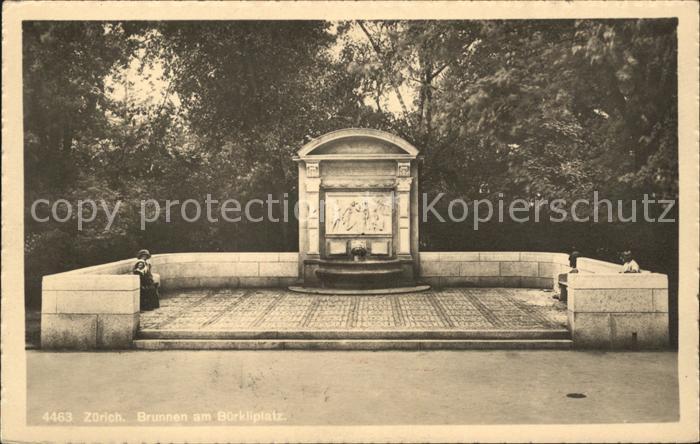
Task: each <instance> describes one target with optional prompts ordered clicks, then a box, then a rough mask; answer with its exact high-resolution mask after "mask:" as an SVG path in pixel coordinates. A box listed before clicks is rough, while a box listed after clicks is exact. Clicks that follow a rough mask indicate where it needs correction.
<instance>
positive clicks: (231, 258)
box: [41, 253, 298, 350]
mask: <svg viewBox="0 0 700 444" xmlns="http://www.w3.org/2000/svg"><path fill="white" fill-rule="evenodd" d="M134 262H135V259H125V260H122V261H118V262H111V263H108V264H102V265H96V266H93V267H86V268H80V269H77V270H71V271H68V272H65V273H59V274H54V275H49V276H44V278H43V280H42V306H41V346H42V348H47V349H54V348H64V349H78V350H86V349H95V348H105V349H119V348H129V347H131V344H132V341H133V339H134V336H135V334H136V332H137V330H138V326H139V290H140V288H139V278H138V276H135V275H132V274H131V271H132V267H133V265H134ZM151 263H152V266H153V272H154V274H158V275H160V285H161V288H162V289H165V290H169V289H180V288H212V287H286V286H288V285H291V284H294V283H295V282H296V281H297V275H298V254H297V253H173V254H159V255H154V256H153V257H152V258H151Z"/></svg>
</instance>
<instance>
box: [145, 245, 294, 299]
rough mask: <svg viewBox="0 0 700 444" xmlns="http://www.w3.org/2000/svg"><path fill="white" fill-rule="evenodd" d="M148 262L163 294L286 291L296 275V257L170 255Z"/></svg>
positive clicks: (275, 254)
mask: <svg viewBox="0 0 700 444" xmlns="http://www.w3.org/2000/svg"><path fill="white" fill-rule="evenodd" d="M151 262H152V264H153V271H154V272H155V273H158V274H160V279H161V287H162V288H163V289H164V290H171V289H181V288H202V287H205V288H219V287H225V288H236V287H287V286H289V285H293V284H294V283H296V281H297V280H298V275H299V265H298V264H299V254H297V253H172V254H159V255H154V256H153V258H152V259H151Z"/></svg>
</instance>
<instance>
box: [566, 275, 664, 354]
mask: <svg viewBox="0 0 700 444" xmlns="http://www.w3.org/2000/svg"><path fill="white" fill-rule="evenodd" d="M577 265H578V264H577ZM568 287H569V288H568V298H567V299H568V300H567V314H568V319H569V329H570V330H571V336H572V339H573V341H574V345H575V346H576V347H577V348H596V349H606V348H607V349H654V348H664V347H667V346H668V343H669V338H668V278H667V276H666V275H664V274H657V273H642V274H620V273H616V274H610V273H599V274H595V273H579V274H570V275H569V276H568Z"/></svg>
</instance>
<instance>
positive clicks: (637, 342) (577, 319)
mask: <svg viewBox="0 0 700 444" xmlns="http://www.w3.org/2000/svg"><path fill="white" fill-rule="evenodd" d="M576 268H577V269H578V273H572V274H569V276H568V284H567V285H568V300H567V314H568V320H569V330H570V331H571V336H572V339H573V342H574V347H576V348H595V349H654V348H664V347H667V346H668V343H669V337H668V278H667V276H666V275H664V274H657V273H650V272H648V271H643V272H642V273H639V274H637V273H635V274H621V273H620V270H621V269H622V266H621V265H619V264H613V263H610V262H605V261H599V260H596V259H590V258H584V257H581V258H578V260H577V263H576ZM420 270H421V279H422V280H424V281H426V282H427V283H429V284H431V285H434V286H441V287H445V286H474V287H523V288H542V289H554V290H558V276H559V274H561V273H568V272H569V271H571V268H570V267H569V260H568V255H566V254H562V253H540V252H532V253H528V252H478V251H476V252H423V253H421V254H420Z"/></svg>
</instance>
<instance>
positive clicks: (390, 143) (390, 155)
mask: <svg viewBox="0 0 700 444" xmlns="http://www.w3.org/2000/svg"><path fill="white" fill-rule="evenodd" d="M417 155H418V149H417V148H416V147H414V146H413V145H411V144H410V143H408V142H407V141H405V140H404V139H402V138H400V137H398V136H395V135H393V134H390V133H387V132H385V131H379V130H374V129H365V128H347V129H342V130H338V131H333V132H330V133H326V134H324V135H322V136H320V137H317V138H316V139H314V140H312V141H311V142H309V143H307V144H306V145H304V146H303V147H302V148H301V149H300V150H299V152H298V156H299V158H300V159H301V160H307V159H344V158H354V159H363V158H364V159H415V158H416V156H417Z"/></svg>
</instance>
